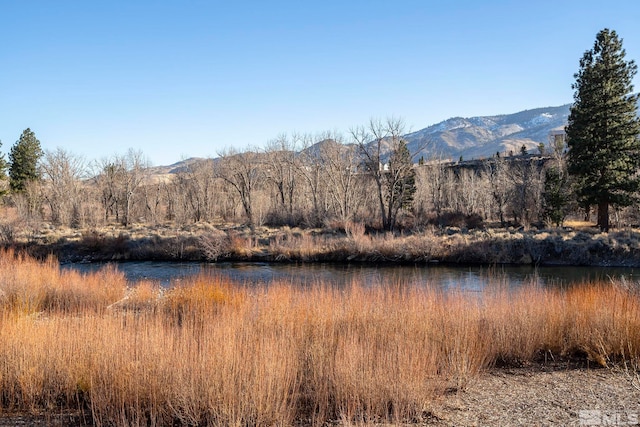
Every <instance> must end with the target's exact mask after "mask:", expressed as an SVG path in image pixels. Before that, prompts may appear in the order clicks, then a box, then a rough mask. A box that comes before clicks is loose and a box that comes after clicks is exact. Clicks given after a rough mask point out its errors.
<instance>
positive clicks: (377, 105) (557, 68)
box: [0, 0, 640, 165]
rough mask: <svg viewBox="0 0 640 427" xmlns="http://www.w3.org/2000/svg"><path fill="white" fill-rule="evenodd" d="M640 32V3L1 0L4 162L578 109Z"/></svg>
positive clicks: (207, 148) (171, 158)
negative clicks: (577, 102) (577, 80)
mask: <svg viewBox="0 0 640 427" xmlns="http://www.w3.org/2000/svg"><path fill="white" fill-rule="evenodd" d="M639 21H640V2H638V1H637V0H629V1H615V0H614V1H608V2H602V1H591V0H567V1H563V0H555V1H547V0H542V1H537V2H524V1H506V0H505V1H491V0H486V1H463V0H450V1H445V0H436V1H427V0H424V1H409V0H406V1H404V0H396V1H390V0H389V1H377V0H369V1H364V0H357V1H348V0H343V1H333V0H325V1H277V0H273V1H235V2H232V1H225V2H222V1H188V0H185V1H177V0H176V1H161V0H157V1H151V0H149V1H144V0H129V1H117V0H114V1H87V0H83V1H67V0H57V1H51V0H28V1H27V0H0V40H1V42H0V58H1V59H2V69H1V70H0V141H2V147H1V148H0V151H2V152H5V153H6V152H8V151H9V149H10V147H11V145H13V144H14V143H15V141H16V140H17V139H18V137H19V136H20V134H21V133H22V131H23V130H24V129H25V128H27V127H30V128H31V129H32V130H33V131H34V132H35V133H36V136H37V137H38V139H40V141H41V143H42V146H43V148H44V149H45V150H54V149H56V148H58V147H61V148H64V149H66V150H68V151H70V152H72V153H75V154H78V155H81V156H84V157H85V158H86V159H87V160H89V161H90V160H96V159H101V158H104V157H109V156H111V155H114V154H124V153H125V152H126V151H127V150H128V149H129V148H133V149H136V150H141V151H142V152H143V153H144V154H145V155H146V156H147V157H148V158H149V160H150V161H151V163H153V164H155V165H166V164H171V163H174V162H176V161H179V160H181V159H183V158H187V157H205V156H217V155H218V153H220V152H222V151H223V150H225V149H226V148H230V147H233V148H235V149H237V150H243V149H245V148H246V147H248V146H253V147H263V146H264V145H265V144H266V143H267V142H268V141H269V140H271V139H273V138H276V137H277V136H278V135H279V134H282V133H288V134H291V133H294V132H300V133H311V134H317V133H320V132H322V131H327V130H337V131H343V132H346V131H348V130H349V128H351V127H354V126H358V125H364V124H366V123H367V122H368V120H369V119H370V118H385V117H388V116H394V117H400V118H403V119H404V121H405V123H406V125H407V130H419V129H421V128H424V127H426V126H429V125H432V124H435V123H437V122H439V121H442V120H445V119H447V118H449V117H453V116H463V117H470V116H476V115H490V114H501V113H511V112H516V111H520V110H524V109H529V108H536V107H545V106H555V105H562V104H565V103H569V102H571V101H572V96H573V91H572V89H571V84H572V83H573V80H574V79H573V74H574V73H575V72H576V71H577V68H578V62H579V59H580V57H581V56H582V54H583V53H584V51H585V50H587V49H590V48H591V47H592V46H593V42H594V39H595V35H596V33H597V32H598V31H599V30H601V29H602V28H605V27H607V28H611V29H614V30H616V31H617V32H618V34H619V35H620V36H621V37H622V38H623V39H624V47H625V49H626V51H627V58H628V59H634V60H636V62H637V61H639V60H640V25H638V22H639ZM637 84H638V79H636V86H637Z"/></svg>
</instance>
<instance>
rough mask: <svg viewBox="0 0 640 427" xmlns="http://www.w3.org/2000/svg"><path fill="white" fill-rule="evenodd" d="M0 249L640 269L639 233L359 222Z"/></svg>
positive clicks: (40, 240)
mask: <svg viewBox="0 0 640 427" xmlns="http://www.w3.org/2000/svg"><path fill="white" fill-rule="evenodd" d="M2 236H3V234H2V232H1V227H0V247H7V248H19V249H21V250H24V251H27V252H29V253H31V254H32V255H34V256H35V257H37V258H45V257H46V256H47V255H48V254H55V256H56V257H57V258H58V259H59V260H60V261H62V262H78V261H124V260H167V261H185V260H186V261H209V262H216V261H269V262H352V263H358V262H360V263H372V262H376V263H379V262H392V263H408V264H427V263H432V262H443V263H463V264H483V265H494V264H531V265H590V266H611V267H612V266H619V267H640V230H638V229H631V228H629V229H619V230H615V231H611V232H608V233H604V232H600V231H599V230H597V229H595V228H592V227H589V226H582V227H575V228H550V229H535V228H532V229H527V230H525V229H523V228H499V227H495V228H482V229H466V228H458V227H445V228H436V227H431V228H424V229H421V230H414V231H411V232H396V233H391V232H377V231H375V230H366V229H365V226H364V225H362V224H359V223H346V224H340V225H336V226H335V227H332V228H322V229H300V228H290V227H286V226H285V227H266V226H260V227H255V228H254V230H250V229H249V228H248V227H244V226H239V225H233V224H216V225H212V224H209V223H197V224H191V225H187V226H181V227H178V226H176V225H172V224H165V225H155V226H148V225H131V226H128V227H123V226H117V225H111V226H108V227H107V226H105V227H102V228H90V229H81V230H76V229H69V228H64V227H53V226H51V225H48V224H39V225H37V224H36V225H35V226H25V227H22V228H20V229H19V230H17V231H14V232H13V233H12V234H11V238H10V239H7V238H6V236H5V237H4V238H3V237H2Z"/></svg>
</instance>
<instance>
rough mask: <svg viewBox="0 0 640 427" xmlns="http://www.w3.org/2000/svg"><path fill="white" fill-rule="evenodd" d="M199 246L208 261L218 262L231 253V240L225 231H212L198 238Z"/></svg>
mask: <svg viewBox="0 0 640 427" xmlns="http://www.w3.org/2000/svg"><path fill="white" fill-rule="evenodd" d="M198 246H199V248H200V250H201V251H202V253H203V255H204V257H205V258H206V259H207V260H208V261H217V260H218V259H219V258H221V257H225V256H228V255H229V253H230V246H231V240H230V238H229V236H228V235H227V233H225V232H223V231H219V230H216V231H212V232H211V233H207V234H203V235H202V236H200V237H199V238H198Z"/></svg>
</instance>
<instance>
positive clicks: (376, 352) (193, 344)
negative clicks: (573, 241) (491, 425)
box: [0, 252, 640, 425]
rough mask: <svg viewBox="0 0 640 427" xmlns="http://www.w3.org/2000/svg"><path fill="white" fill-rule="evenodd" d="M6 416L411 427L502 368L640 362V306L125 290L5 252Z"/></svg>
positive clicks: (279, 290) (283, 287) (2, 349)
mask: <svg viewBox="0 0 640 427" xmlns="http://www.w3.org/2000/svg"><path fill="white" fill-rule="evenodd" d="M0 292H1V293H2V298H1V299H0V407H1V410H2V411H4V412H8V411H26V412H40V411H51V410H54V409H55V410H63V411H64V410H67V411H77V410H83V411H85V412H87V413H89V414H90V416H91V418H92V420H93V421H94V422H95V423H96V425H171V424H174V425H291V424H294V423H304V424H315V425H320V424H323V423H325V422H327V421H332V420H333V421H343V422H345V423H353V422H364V423H369V422H376V421H394V422H400V421H402V422H405V421H407V422H412V421H418V420H420V419H421V417H422V416H423V414H424V413H425V411H428V410H429V408H430V406H431V404H432V402H433V400H434V399H435V398H437V396H440V395H441V394H442V393H445V392H446V391H447V390H451V389H459V388H462V387H465V386H466V385H467V384H468V383H469V381H473V379H474V378H475V377H476V376H477V374H478V373H479V372H481V371H483V370H485V369H487V368H488V367H491V366H492V365H494V364H496V363H513V364H521V363H531V362H532V361H537V360H541V359H544V357H545V356H546V357H548V358H555V359H556V360H557V359H558V358H562V357H565V358H567V357H575V356H581V357H585V358H587V357H588V358H589V359H590V360H592V361H593V364H594V365H608V364H611V363H612V362H614V361H616V360H627V361H632V362H633V363H634V366H637V362H638V360H639V359H640V296H639V295H638V292H637V290H636V289H635V288H631V287H625V286H623V285H622V284H618V285H612V284H605V283H600V284H585V285H583V286H576V287H574V288H571V289H566V290H559V289H543V288H536V287H526V288H522V289H519V290H509V289H507V288H504V287H501V286H498V285H496V287H495V289H494V290H492V291H487V292H486V293H485V294H483V295H481V296H478V295H476V294H473V295H470V294H465V293H462V292H459V293H456V292H449V293H443V292H440V291H437V290H434V289H433V288H429V287H424V288H420V287H404V286H401V285H400V284H393V283H392V284H380V285H378V286H373V287H371V286H369V287H368V286H366V285H365V284H362V283H353V284H352V285H351V286H349V287H347V288H341V289H338V288H332V287H323V286H316V287H313V288H305V289H301V288H297V287H296V286H295V285H294V284H289V283H279V284H274V285H271V286H269V287H260V288H249V287H243V286H238V285H234V284H231V283H227V282H225V281H224V280H223V279H221V278H211V277H206V276H198V277H195V278H193V279H192V282H191V283H188V284H186V285H183V286H180V287H176V288H173V289H170V290H166V291H164V292H163V291H161V290H160V288H158V287H157V286H156V285H155V284H153V283H150V282H145V283H142V284H140V285H139V286H138V287H137V288H131V289H129V290H127V289H126V282H125V281H124V279H123V278H122V276H121V275H120V274H119V273H117V272H116V271H114V270H105V271H102V272H100V273H97V274H95V275H85V276H83V275H78V274H77V273H73V272H61V271H60V270H59V268H58V267H57V265H56V263H55V261H54V260H49V261H47V262H45V263H37V262H35V261H33V260H32V259H29V258H26V257H23V256H17V255H16V254H14V253H12V252H3V253H1V254H0Z"/></svg>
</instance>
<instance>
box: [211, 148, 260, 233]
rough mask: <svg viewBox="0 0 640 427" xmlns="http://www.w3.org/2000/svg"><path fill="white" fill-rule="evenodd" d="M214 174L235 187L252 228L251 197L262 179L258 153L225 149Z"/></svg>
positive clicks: (253, 224) (253, 225)
mask: <svg viewBox="0 0 640 427" xmlns="http://www.w3.org/2000/svg"><path fill="white" fill-rule="evenodd" d="M216 176H218V177H219V178H221V179H222V180H224V181H225V182H226V183H227V184H228V185H230V186H231V187H232V188H233V189H235V191H236V192H237V194H238V195H239V196H240V202H241V203H242V207H243V209H244V213H245V215H246V216H247V222H248V225H249V227H250V228H251V229H252V230H253V229H254V227H255V218H254V211H253V198H254V196H255V192H256V190H257V189H258V188H259V186H260V184H261V182H262V181H263V180H264V171H263V168H262V164H261V159H260V156H259V155H258V153H257V152H255V151H246V152H244V153H237V152H235V151H227V152H226V153H224V154H222V155H221V156H220V159H219V163H218V167H217V168H216Z"/></svg>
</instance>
